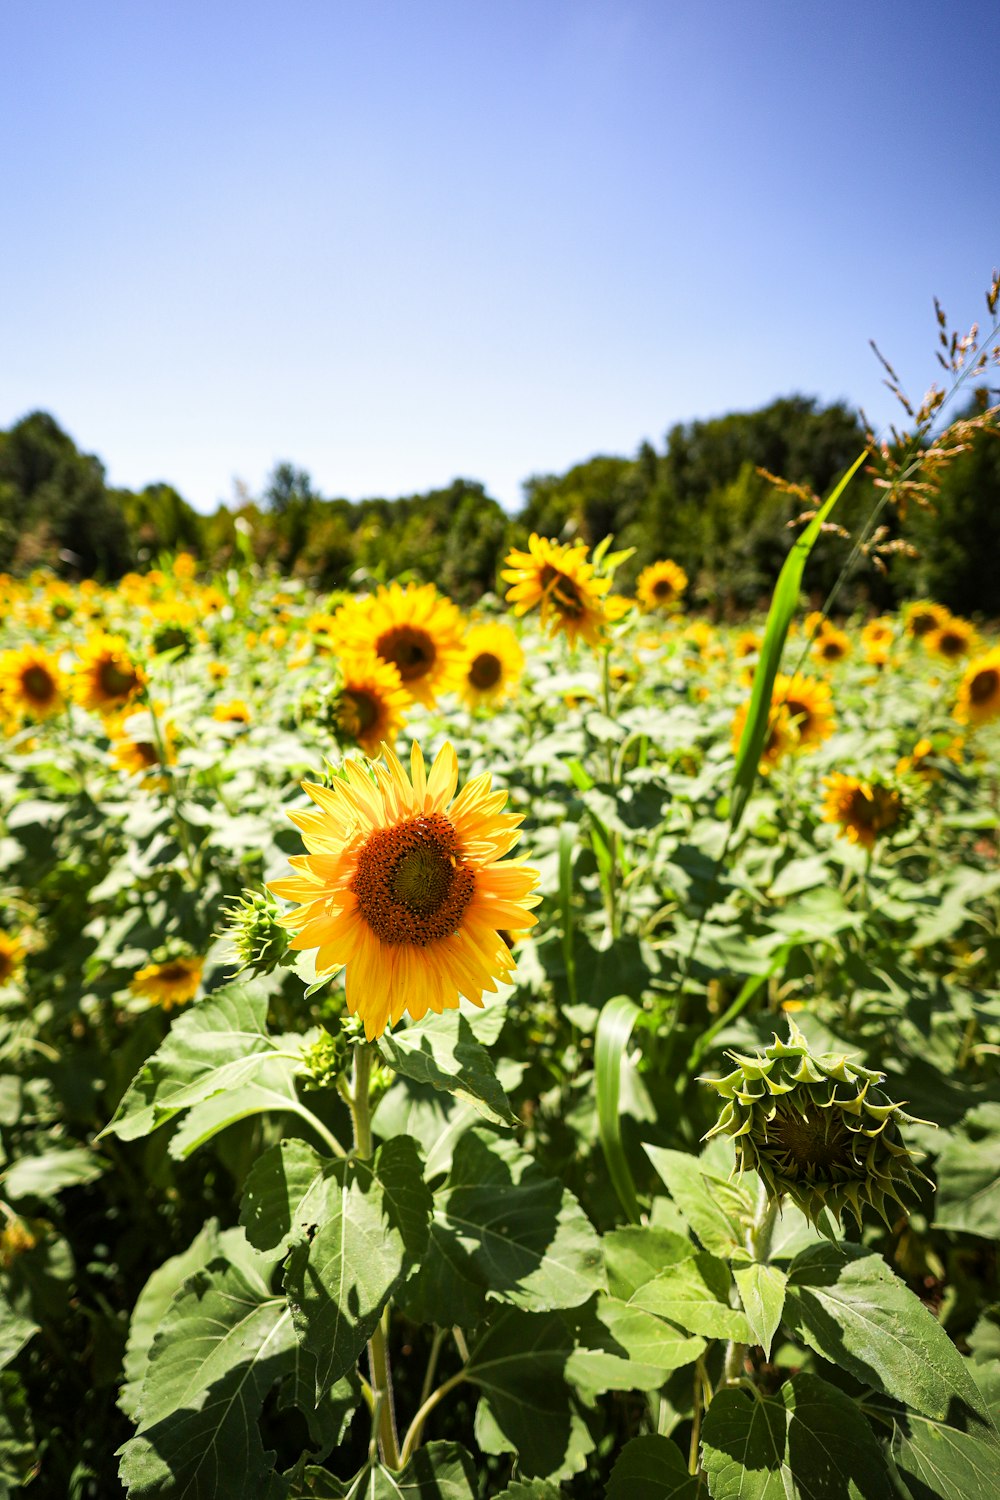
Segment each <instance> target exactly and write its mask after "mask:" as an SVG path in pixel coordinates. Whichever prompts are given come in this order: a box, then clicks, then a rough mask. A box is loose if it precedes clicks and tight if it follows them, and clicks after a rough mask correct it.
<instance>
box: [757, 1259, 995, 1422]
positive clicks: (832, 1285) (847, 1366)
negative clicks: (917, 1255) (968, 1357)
mask: <svg viewBox="0 0 1000 1500" xmlns="http://www.w3.org/2000/svg"><path fill="white" fill-rule="evenodd" d="M784 1320H785V1323H786V1326H787V1327H788V1328H790V1329H791V1330H792V1331H793V1332H794V1333H796V1334H797V1335H798V1337H799V1338H801V1339H804V1340H805V1342H806V1343H807V1344H809V1346H810V1347H811V1348H813V1349H815V1350H816V1352H817V1353H818V1354H821V1355H822V1356H823V1358H824V1359H828V1360H829V1361H830V1362H831V1364H834V1365H836V1366H837V1367H838V1368H840V1369H843V1370H847V1371H848V1372H849V1373H850V1374H852V1375H854V1377H855V1378H856V1379H858V1380H860V1381H862V1382H864V1383H865V1384H866V1385H867V1384H871V1385H875V1386H877V1388H878V1389H879V1390H881V1391H884V1392H885V1393H886V1394H887V1395H889V1396H894V1397H895V1398H896V1399H897V1400H899V1401H903V1402H905V1403H906V1405H907V1406H911V1407H913V1408H914V1410H916V1411H918V1412H920V1413H921V1414H922V1415H923V1416H925V1417H934V1418H937V1419H939V1420H942V1421H943V1420H946V1419H947V1420H951V1421H953V1420H955V1419H956V1418H957V1417H959V1416H961V1414H962V1408H963V1406H964V1408H965V1409H966V1410H967V1411H968V1412H971V1413H974V1414H975V1415H976V1416H977V1417H978V1418H979V1420H980V1422H981V1423H982V1424H983V1426H984V1428H985V1429H986V1431H985V1433H984V1436H985V1437H986V1440H987V1441H989V1440H991V1436H992V1437H993V1438H994V1439H995V1434H994V1431H993V1424H992V1421H991V1419H990V1415H989V1411H988V1410H987V1408H986V1406H985V1403H984V1401H983V1398H982V1395H981V1394H980V1391H979V1389H978V1387H977V1386H976V1384H975V1381H974V1380H973V1379H972V1377H971V1376H970V1374H969V1372H968V1369H967V1366H966V1361H965V1360H964V1359H963V1358H962V1356H961V1355H960V1354H959V1352H958V1350H957V1349H956V1348H955V1346H954V1344H953V1343H952V1342H951V1339H950V1338H949V1337H948V1335H947V1334H946V1333H945V1331H944V1329H943V1328H942V1327H941V1325H940V1323H938V1321H937V1319H936V1318H935V1317H934V1316H933V1314H932V1313H930V1312H928V1310H927V1308H926V1307H925V1306H924V1305H923V1303H922V1302H921V1301H920V1300H919V1298H917V1297H915V1296H914V1295H913V1293H912V1292H911V1291H910V1290H909V1288H908V1287H906V1286H904V1285H903V1283H902V1282H901V1281H900V1280H899V1278H898V1277H897V1276H894V1275H893V1273H892V1271H891V1270H890V1269H889V1267H888V1266H887V1265H886V1263H885V1261H884V1260H883V1259H882V1258H881V1256H878V1255H872V1254H869V1253H868V1252H866V1251H865V1250H864V1249H863V1248H862V1247H861V1246H860V1245H848V1244H841V1245H814V1246H811V1247H810V1248H809V1249H808V1250H803V1251H802V1252H801V1254H799V1255H797V1256H796V1257H795V1259H794V1260H793V1261H792V1264H791V1266H790V1268H789V1272H788V1285H787V1288H786V1292H785V1312H784Z"/></svg>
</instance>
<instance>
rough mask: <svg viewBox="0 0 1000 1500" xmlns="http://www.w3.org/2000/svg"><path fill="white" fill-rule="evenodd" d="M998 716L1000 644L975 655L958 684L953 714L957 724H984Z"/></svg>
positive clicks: (999, 700)
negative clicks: (983, 654) (979, 654)
mask: <svg viewBox="0 0 1000 1500" xmlns="http://www.w3.org/2000/svg"><path fill="white" fill-rule="evenodd" d="M998 716H1000V646H995V647H994V648H993V650H992V651H987V652H986V654H985V656H976V657H974V658H973V660H972V661H971V662H970V663H969V665H968V667H967V668H966V672H965V676H964V677H963V678H962V680H961V682H960V683H959V685H958V701H957V703H956V704H955V718H956V719H957V720H958V722H959V723H960V724H985V723H986V722H987V720H989V719H995V718H997V717H998Z"/></svg>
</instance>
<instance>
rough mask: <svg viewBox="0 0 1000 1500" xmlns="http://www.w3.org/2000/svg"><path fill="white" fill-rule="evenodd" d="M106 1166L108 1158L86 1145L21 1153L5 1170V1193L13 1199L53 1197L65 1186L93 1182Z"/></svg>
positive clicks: (14, 1200) (14, 1201) (12, 1200)
mask: <svg viewBox="0 0 1000 1500" xmlns="http://www.w3.org/2000/svg"><path fill="white" fill-rule="evenodd" d="M106 1169H107V1162H106V1161H104V1160H103V1159H102V1158H101V1157H100V1156H98V1155H97V1153H96V1152H95V1151H91V1150H88V1148H87V1147H86V1146H70V1147H67V1148H66V1149H65V1150H62V1151H59V1150H55V1151H43V1152H42V1153H41V1154H40V1155H39V1156H22V1157H20V1158H19V1159H18V1160H17V1161H15V1162H14V1164H13V1166H11V1167H10V1168H9V1170H8V1171H7V1172H6V1173H5V1174H4V1178H3V1186H4V1197H5V1198H9V1199H10V1201H11V1202H13V1203H17V1202H19V1201H20V1200H21V1199H22V1198H54V1197H55V1196H56V1194H57V1193H61V1192H62V1191H63V1189H64V1188H68V1187H79V1186H80V1185H81V1184H83V1183H86V1182H94V1181H95V1180H96V1179H97V1178H98V1177H100V1176H101V1174H102V1173H103V1172H104V1171H106Z"/></svg>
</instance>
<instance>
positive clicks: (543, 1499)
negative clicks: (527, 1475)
mask: <svg viewBox="0 0 1000 1500" xmlns="http://www.w3.org/2000/svg"><path fill="white" fill-rule="evenodd" d="M495 1500H563V1492H562V1490H561V1489H557V1487H556V1486H555V1485H554V1484H549V1483H548V1482H547V1481H546V1480H544V1479H529V1480H528V1481H527V1482H525V1481H524V1480H517V1479H515V1480H514V1482H513V1484H509V1485H508V1486H507V1488H506V1489H505V1490H501V1491H500V1493H499V1494H498V1495H497V1496H496V1497H495Z"/></svg>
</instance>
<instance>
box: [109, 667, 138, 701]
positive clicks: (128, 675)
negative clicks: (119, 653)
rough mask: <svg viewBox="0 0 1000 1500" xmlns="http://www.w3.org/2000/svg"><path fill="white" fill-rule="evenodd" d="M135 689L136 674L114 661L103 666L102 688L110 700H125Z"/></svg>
mask: <svg viewBox="0 0 1000 1500" xmlns="http://www.w3.org/2000/svg"><path fill="white" fill-rule="evenodd" d="M134 687H135V673H134V672H130V671H128V670H127V669H123V668H122V667H119V666H118V665H117V663H115V662H113V661H106V662H103V663H102V664H101V688H102V689H103V691H104V692H105V693H106V694H107V696H108V697H109V698H124V697H125V695H126V693H130V692H131V691H132V689H133V688H134Z"/></svg>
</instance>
